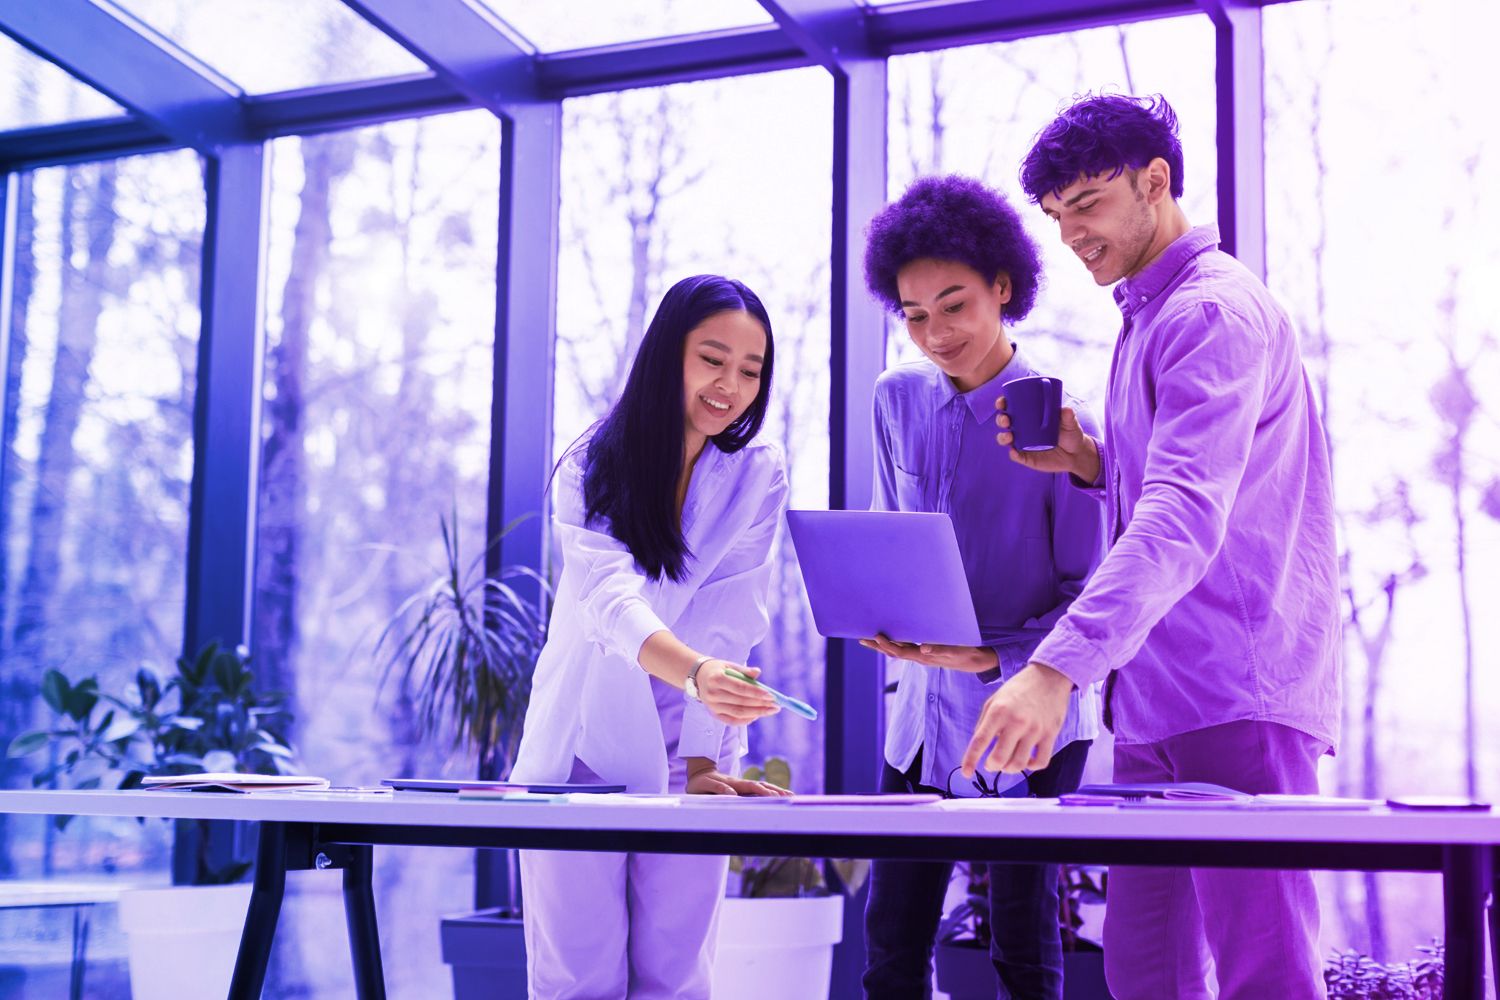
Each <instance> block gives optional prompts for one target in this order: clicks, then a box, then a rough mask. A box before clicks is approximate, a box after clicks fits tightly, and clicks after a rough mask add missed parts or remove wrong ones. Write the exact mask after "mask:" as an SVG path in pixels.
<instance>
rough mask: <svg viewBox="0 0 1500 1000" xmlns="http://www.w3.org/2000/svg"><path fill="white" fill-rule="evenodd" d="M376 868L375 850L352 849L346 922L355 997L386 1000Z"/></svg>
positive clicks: (346, 884) (346, 868) (366, 847)
mask: <svg viewBox="0 0 1500 1000" xmlns="http://www.w3.org/2000/svg"><path fill="white" fill-rule="evenodd" d="M374 868H375V849H374V848H373V847H371V846H370V845H368V844H358V845H352V846H350V847H349V860H348V862H347V863H346V864H345V865H344V919H345V921H347V922H348V925H349V951H350V953H351V955H352V957H353V959H354V994H355V996H357V997H358V998H359V1000H385V971H384V970H383V969H382V968H381V965H380V933H379V931H378V930H377V928H376V926H375V890H374V888H373V886H372V885H371V875H372V874H373V872H374Z"/></svg>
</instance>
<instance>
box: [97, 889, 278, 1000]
mask: <svg viewBox="0 0 1500 1000" xmlns="http://www.w3.org/2000/svg"><path fill="white" fill-rule="evenodd" d="M250 889H251V886H250V883H248V882H241V883H236V884H235V885H179V886H172V887H170V888H165V889H132V890H130V891H128V892H123V893H121V894H120V929H121V930H123V931H124V932H125V934H126V937H127V940H128V942H129V952H130V993H131V997H132V1000H184V998H187V997H222V996H228V995H229V980H230V978H231V977H232V976H233V974H234V960H235V956H236V955H238V954H239V948H240V931H241V930H242V929H243V928H244V926H245V912H246V911H247V910H248V909H249V908H250Z"/></svg>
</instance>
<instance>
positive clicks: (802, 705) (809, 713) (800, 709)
mask: <svg viewBox="0 0 1500 1000" xmlns="http://www.w3.org/2000/svg"><path fill="white" fill-rule="evenodd" d="M724 672H725V673H726V674H728V675H729V676H730V677H733V678H734V679H735V680H740V681H744V682H745V683H746V684H754V685H755V686H756V687H762V688H765V689H766V693H767V694H769V695H770V696H771V697H772V698H775V699H776V704H778V705H780V706H781V707H782V708H784V709H786V710H787V711H789V712H792V713H794V714H796V715H800V716H802V717H803V718H804V719H807V720H809V721H812V720H815V719H817V717H818V710H817V709H816V708H813V707H812V706H811V705H809V704H808V703H807V702H805V701H798V700H797V699H796V698H793V697H792V696H791V695H789V694H782V693H781V692H780V691H778V690H776V689H775V688H773V687H772V686H771V685H769V684H765V683H762V682H761V681H758V680H756V679H755V678H754V677H750V676H748V675H746V674H742V673H740V672H739V671H738V670H736V669H734V668H733V667H725V668H724Z"/></svg>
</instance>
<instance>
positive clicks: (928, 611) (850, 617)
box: [786, 510, 980, 646]
mask: <svg viewBox="0 0 1500 1000" xmlns="http://www.w3.org/2000/svg"><path fill="white" fill-rule="evenodd" d="M786 520H787V527H788V528H789V529H790V531H791V536H792V545H793V546H794V547H795V548H796V550H797V561H798V562H800V563H801V564H802V579H803V581H804V582H805V583H806V585H807V599H808V602H809V603H810V604H811V605H812V613H813V621H814V622H815V623H816V624H817V626H818V632H819V633H820V634H822V635H823V636H824V637H826V638H830V639H834V638H837V639H869V638H871V637H873V636H874V635H875V634H876V633H884V634H885V635H887V636H889V637H890V638H892V639H894V640H896V641H897V642H931V643H939V644H942V645H950V646H977V645H979V644H980V635H979V620H978V618H977V617H976V616H975V614H974V599H973V598H972V597H971V596H970V595H969V581H968V578H967V577H966V576H965V575H964V564H963V558H962V557H961V556H960V555H959V552H958V536H957V535H955V534H954V532H953V520H952V518H950V517H949V516H948V515H947V514H925V513H915V512H912V511H878V510H789V511H787V514H786Z"/></svg>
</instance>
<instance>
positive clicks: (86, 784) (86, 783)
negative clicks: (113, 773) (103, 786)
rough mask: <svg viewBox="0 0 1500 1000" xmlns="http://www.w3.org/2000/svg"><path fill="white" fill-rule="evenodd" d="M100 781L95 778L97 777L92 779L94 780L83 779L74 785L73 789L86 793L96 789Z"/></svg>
mask: <svg viewBox="0 0 1500 1000" xmlns="http://www.w3.org/2000/svg"><path fill="white" fill-rule="evenodd" d="M101 780H102V779H100V778H97V777H94V778H85V779H83V780H82V781H80V782H79V783H78V784H77V785H74V786H73V787H74V788H77V789H80V790H83V791H87V790H89V789H93V788H98V787H99V783H100V781H101Z"/></svg>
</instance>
